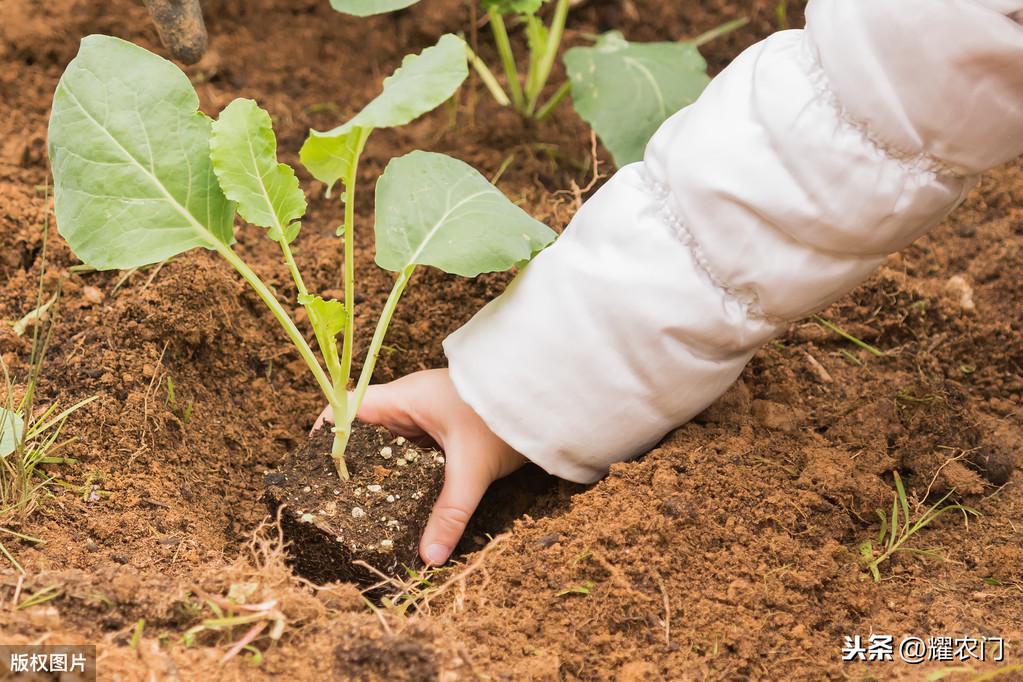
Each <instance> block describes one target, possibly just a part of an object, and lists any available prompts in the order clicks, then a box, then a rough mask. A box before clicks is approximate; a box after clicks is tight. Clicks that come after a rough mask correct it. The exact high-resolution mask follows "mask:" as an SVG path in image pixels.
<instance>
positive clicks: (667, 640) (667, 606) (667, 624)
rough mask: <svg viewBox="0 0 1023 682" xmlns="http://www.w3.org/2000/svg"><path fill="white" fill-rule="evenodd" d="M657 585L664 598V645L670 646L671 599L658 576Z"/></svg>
mask: <svg viewBox="0 0 1023 682" xmlns="http://www.w3.org/2000/svg"><path fill="white" fill-rule="evenodd" d="M657 585H658V586H659V587H660V588H661V597H662V598H663V599H664V645H665V646H671V601H670V600H669V599H668V590H667V589H665V587H664V581H663V580H661V579H660V577H658V578H657Z"/></svg>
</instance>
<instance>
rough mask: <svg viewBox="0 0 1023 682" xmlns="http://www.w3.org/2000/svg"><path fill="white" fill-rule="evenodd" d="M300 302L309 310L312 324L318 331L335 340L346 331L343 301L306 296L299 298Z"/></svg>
mask: <svg viewBox="0 0 1023 682" xmlns="http://www.w3.org/2000/svg"><path fill="white" fill-rule="evenodd" d="M298 302H299V303H301V304H302V305H304V306H305V307H306V308H307V309H308V310H309V317H310V323H311V324H312V325H313V328H314V329H315V330H317V331H322V332H325V333H326V334H327V335H328V338H330V339H333V338H335V337H337V335H338V334H340V333H341V332H343V331H344V330H345V320H346V319H347V316H346V315H345V306H344V304H343V303H341V301H335V300H334V299H330V300H326V299H323V298H321V297H319V296H312V295H310V294H306V295H304V296H299V297H298Z"/></svg>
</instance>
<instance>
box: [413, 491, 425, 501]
mask: <svg viewBox="0 0 1023 682" xmlns="http://www.w3.org/2000/svg"><path fill="white" fill-rule="evenodd" d="M422 496H423V494H422V493H421V492H419V491H416V492H414V493H412V499H413V500H418V499H419V498H420V497H422Z"/></svg>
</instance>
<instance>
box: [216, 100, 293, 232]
mask: <svg viewBox="0 0 1023 682" xmlns="http://www.w3.org/2000/svg"><path fill="white" fill-rule="evenodd" d="M210 156H211V158H212V159H213V171H214V172H215V173H216V174H217V179H218V180H220V186H221V188H222V189H223V190H224V194H225V195H226V196H227V198H228V199H230V200H231V201H234V202H237V204H238V213H240V214H241V216H242V218H244V219H245V220H247V221H248V222H250V223H252V224H253V225H259V226H260V227H268V228H270V232H269V235H268V236H269V237H270V238H271V239H274V240H280V239H282V238H286V239H287V240H288V242H289V243H290V242H292V241H294V239H295V237H297V236H298V225H299V224H298V223H295V222H294V221H296V220H298V219H299V218H301V217H302V216H303V215H305V211H306V201H305V194H303V193H302V190H301V189H300V188H299V186H298V178H296V177H295V171H293V170H292V169H291V167H290V166H288V165H287V164H283V163H277V139H276V138H275V137H274V131H273V125H272V124H271V122H270V114H268V113H267V112H266V111H264V110H263V109H261V108H260V107H259V105H257V104H256V103H255V102H253V101H252V100H251V99H236V100H234V101H233V102H231V103H230V104H228V105H227V107H226V108H225V109H224V110H223V111H222V112H220V118H219V119H217V120H216V121H214V122H213V135H212V137H211V138H210ZM293 223H294V226H293V225H292V224H293Z"/></svg>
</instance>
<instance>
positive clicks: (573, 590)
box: [554, 580, 597, 597]
mask: <svg viewBox="0 0 1023 682" xmlns="http://www.w3.org/2000/svg"><path fill="white" fill-rule="evenodd" d="M596 586H597V583H595V582H593V581H592V580H587V581H586V582H584V583H582V584H581V585H572V586H571V587H566V588H565V589H563V590H561V591H560V592H558V593H557V594H555V595H554V596H555V597H567V596H569V595H572V594H581V595H584V596H589V594H590V592H592V591H593V588H594V587H596Z"/></svg>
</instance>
